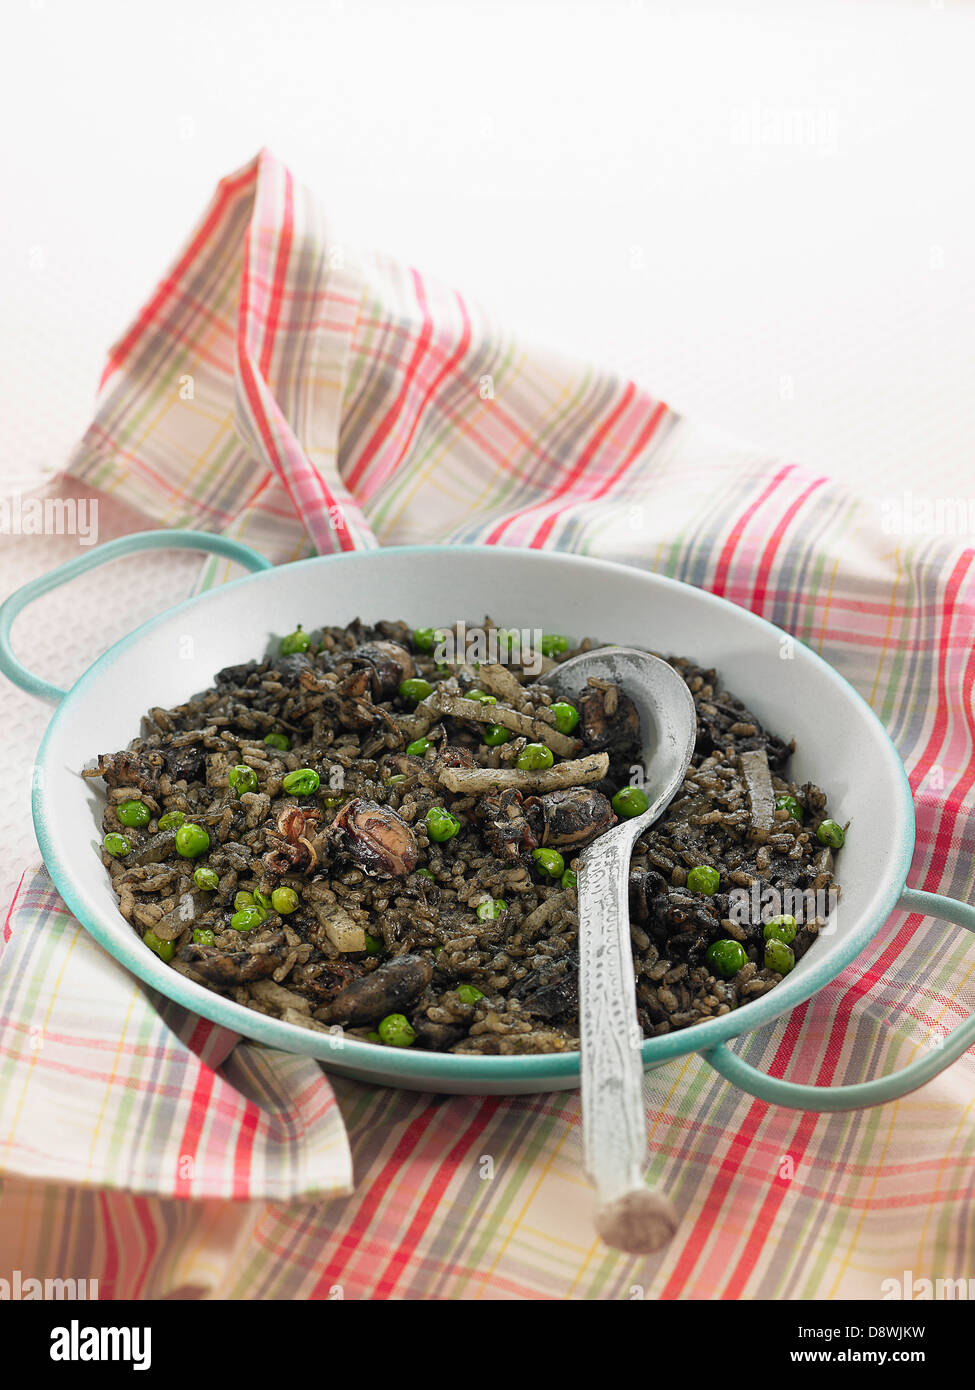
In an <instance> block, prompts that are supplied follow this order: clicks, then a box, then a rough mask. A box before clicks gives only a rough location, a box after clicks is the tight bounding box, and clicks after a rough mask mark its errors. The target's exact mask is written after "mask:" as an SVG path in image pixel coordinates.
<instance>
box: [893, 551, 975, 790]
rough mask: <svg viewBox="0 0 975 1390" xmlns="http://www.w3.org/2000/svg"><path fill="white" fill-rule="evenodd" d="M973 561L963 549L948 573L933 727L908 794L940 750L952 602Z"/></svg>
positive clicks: (972, 554) (912, 774) (945, 712)
mask: <svg viewBox="0 0 975 1390" xmlns="http://www.w3.org/2000/svg"><path fill="white" fill-rule="evenodd" d="M973 558H975V551H973V550H966V551H965V552H964V553H963V554H961V555H959V557H958V560H957V562H956V564H955V567H954V569H953V570H952V572H951V574H950V576H949V578H948V583H947V585H946V586H945V596H944V602H943V604H942V610H941V611H942V623H941V631H940V634H939V636H938V699H937V703H936V705H935V711H936V712H935V716H934V725H933V726H932V729H931V733H930V736H929V737H928V741H927V743H926V744H925V745H924V751H923V753H922V754H921V756H920V757H919V758H918V760H917V762H916V763H915V764H914V767H913V768H912V769H911V771H910V773H909V774H908V780H909V782H910V786H911V791H912V792H916V791H917V789H918V787H919V786H920V785H921V783H922V782H923V781H924V779H925V777H926V776H927V775H928V773H929V772H930V770H931V766H932V764H933V763H934V762H935V761H936V755H937V754H938V753H940V751H941V745H942V744H943V742H944V737H945V730H946V728H947V726H948V703H947V700H946V698H945V697H946V685H947V678H948V649H949V645H950V636H951V627H952V623H953V622H954V617H955V603H956V601H957V599H958V591H959V589H960V588H961V582H962V580H963V579H964V578H965V575H966V574H967V573H968V570H969V567H970V566H971V563H972V559H973Z"/></svg>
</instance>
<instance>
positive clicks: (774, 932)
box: [762, 912, 799, 946]
mask: <svg viewBox="0 0 975 1390" xmlns="http://www.w3.org/2000/svg"><path fill="white" fill-rule="evenodd" d="M798 930H799V924H798V922H797V921H796V919H795V918H794V917H793V916H792V915H791V913H788V912H783V913H782V914H781V916H779V917H770V918H769V919H768V921H767V922H766V923H765V926H764V927H763V928H762V935H763V936H764V937H765V940H766V941H781V942H783V943H784V944H785V945H786V946H791V945H792V943H793V941H795V939H796V932H797V931H798Z"/></svg>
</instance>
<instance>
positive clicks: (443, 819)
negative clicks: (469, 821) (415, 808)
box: [427, 806, 460, 844]
mask: <svg viewBox="0 0 975 1390" xmlns="http://www.w3.org/2000/svg"><path fill="white" fill-rule="evenodd" d="M459 830H460V821H459V820H458V819H457V817H456V816H453V815H451V813H450V812H449V811H446V810H444V808H443V806H431V807H430V809H429V811H428V812H427V834H428V835H429V836H430V839H431V840H436V841H437V843H438V844H442V843H443V842H444V841H445V840H452V839H453V838H454V836H455V835H456V834H457V832H458V831H459Z"/></svg>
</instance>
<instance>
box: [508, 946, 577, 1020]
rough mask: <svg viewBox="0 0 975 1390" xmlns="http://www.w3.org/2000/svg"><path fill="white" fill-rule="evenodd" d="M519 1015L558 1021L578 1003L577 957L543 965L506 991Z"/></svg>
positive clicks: (559, 958) (565, 957) (570, 956)
mask: <svg viewBox="0 0 975 1390" xmlns="http://www.w3.org/2000/svg"><path fill="white" fill-rule="evenodd" d="M510 997H511V998H512V999H517V1000H518V1002H519V1003H520V1004H521V1009H522V1013H526V1014H531V1015H532V1016H533V1017H536V1018H560V1017H561V1016H562V1015H564V1014H567V1013H569V1012H570V1011H574V1010H575V1009H576V1008H577V1007H578V1003H579V957H578V956H576V955H566V956H558V957H554V958H553V959H551V960H546V961H544V962H543V963H542V964H541V965H540V966H539V967H538V969H537V970H533V971H531V973H530V974H528V975H526V976H525V978H524V979H523V980H519V981H518V983H517V984H516V985H514V986H513V987H512V989H511V990H510Z"/></svg>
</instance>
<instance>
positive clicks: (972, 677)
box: [924, 552, 975, 892]
mask: <svg viewBox="0 0 975 1390" xmlns="http://www.w3.org/2000/svg"><path fill="white" fill-rule="evenodd" d="M969 553H970V554H971V553H972V552H969ZM973 701H975V646H973V647H972V648H971V650H970V651H969V653H968V660H967V661H966V663H965V670H964V673H963V675H962V699H961V708H962V713H963V715H964V718H965V723H966V724H967V725H968V743H969V756H968V761H967V763H966V765H965V769H964V771H963V772H962V774H961V776H960V777H959V779H958V781H957V782H956V783H955V785H954V787H952V789H951V795H950V796H949V797H948V798H947V800H946V802H945V805H944V809H943V810H942V812H941V815H940V816H939V817H938V829H937V832H936V834H935V837H934V847H933V853H932V855H931V861H930V864H929V866H928V872H927V874H926V875H925V878H924V886H925V888H927V889H928V891H929V892H935V891H937V889H938V888H940V886H941V874H942V872H943V867H944V864H945V863H946V861H947V858H948V855H949V853H950V852H951V846H952V843H953V842H954V838H955V825H956V823H957V821H958V817H959V816H960V815H961V813H962V810H963V808H964V803H965V800H966V798H967V796H968V793H969V791H970V790H971V788H972V785H973V783H975V757H973V756H972V752H973V750H975V715H973V712H972V710H973Z"/></svg>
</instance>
